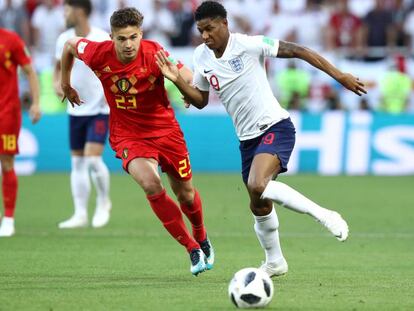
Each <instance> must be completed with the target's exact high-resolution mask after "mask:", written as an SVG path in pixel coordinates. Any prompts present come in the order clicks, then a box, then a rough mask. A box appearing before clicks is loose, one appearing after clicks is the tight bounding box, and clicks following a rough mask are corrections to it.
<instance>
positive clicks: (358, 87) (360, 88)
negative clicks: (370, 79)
mask: <svg viewBox="0 0 414 311" xmlns="http://www.w3.org/2000/svg"><path fill="white" fill-rule="evenodd" d="M338 82H339V83H341V84H342V85H343V86H344V87H346V88H347V89H348V90H350V91H352V92H354V93H355V94H357V95H358V96H361V95H362V94H366V93H367V91H366V90H365V85H364V83H362V82H361V81H360V80H359V78H357V77H354V76H353V75H351V74H349V73H344V74H342V75H341V77H340V78H338Z"/></svg>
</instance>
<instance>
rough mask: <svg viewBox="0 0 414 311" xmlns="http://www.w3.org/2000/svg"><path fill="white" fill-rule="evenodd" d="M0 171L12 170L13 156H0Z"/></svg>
mask: <svg viewBox="0 0 414 311" xmlns="http://www.w3.org/2000/svg"><path fill="white" fill-rule="evenodd" d="M0 163H1V170H2V171H4V172H7V171H10V170H12V169H13V168H14V155H12V154H0Z"/></svg>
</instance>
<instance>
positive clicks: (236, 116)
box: [193, 33, 289, 140]
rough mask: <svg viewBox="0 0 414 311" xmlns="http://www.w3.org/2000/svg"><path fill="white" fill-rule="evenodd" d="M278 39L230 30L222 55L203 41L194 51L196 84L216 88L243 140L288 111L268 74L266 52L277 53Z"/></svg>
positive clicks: (282, 116) (264, 129)
mask: <svg viewBox="0 0 414 311" xmlns="http://www.w3.org/2000/svg"><path fill="white" fill-rule="evenodd" d="M278 49H279V40H273V39H270V38H267V37H264V36H248V35H243V34H236V33H231V34H230V38H229V41H228V43H227V47H226V50H225V51H224V53H223V55H222V56H221V57H220V58H216V57H215V55H214V52H213V51H212V50H210V49H209V48H208V47H207V46H206V45H205V44H204V43H203V44H201V45H199V46H198V47H197V48H196V50H195V52H194V60H193V63H194V79H193V83H194V86H195V87H197V88H198V89H199V90H201V91H208V90H209V87H210V85H211V87H212V88H213V89H214V91H215V92H216V93H217V95H218V97H219V98H220V100H221V102H222V103H223V105H224V107H225V108H226V110H227V112H228V113H229V115H230V116H231V118H232V120H233V124H234V126H235V128H236V133H237V136H238V137H239V139H240V140H248V139H252V138H255V137H258V136H260V135H261V134H263V133H264V132H265V131H266V130H267V129H268V128H269V127H270V126H272V125H273V124H275V123H277V122H279V121H281V120H283V119H287V118H288V117H289V113H288V112H287V111H286V110H285V109H283V108H282V107H281V106H280V104H279V102H278V101H277V99H276V98H275V97H274V95H273V92H272V90H271V88H270V85H269V82H268V80H267V76H266V70H265V65H264V61H265V59H264V58H265V56H271V57H276V56H277V53H278Z"/></svg>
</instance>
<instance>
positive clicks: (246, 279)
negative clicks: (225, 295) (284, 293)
mask: <svg viewBox="0 0 414 311" xmlns="http://www.w3.org/2000/svg"><path fill="white" fill-rule="evenodd" d="M229 297H230V299H231V301H232V302H233V303H234V304H235V305H236V307H238V308H242V309H249V308H264V307H265V306H267V305H268V304H269V302H270V301H271V300H272V297H273V282H272V280H271V279H270V277H269V276H268V275H267V273H266V272H264V271H262V270H260V269H257V268H244V269H241V270H239V271H237V272H236V273H235V274H234V276H233V279H232V280H231V281H230V284H229Z"/></svg>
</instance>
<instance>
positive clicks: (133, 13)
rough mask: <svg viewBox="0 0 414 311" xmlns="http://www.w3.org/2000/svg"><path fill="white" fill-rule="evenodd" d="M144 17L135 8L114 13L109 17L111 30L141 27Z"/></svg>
mask: <svg viewBox="0 0 414 311" xmlns="http://www.w3.org/2000/svg"><path fill="white" fill-rule="evenodd" d="M143 21H144V15H142V13H141V12H140V11H138V10H137V9H136V8H124V9H120V10H117V11H115V12H114V13H113V14H112V16H111V28H125V27H128V26H136V27H139V28H140V27H141V26H142V22H143Z"/></svg>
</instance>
